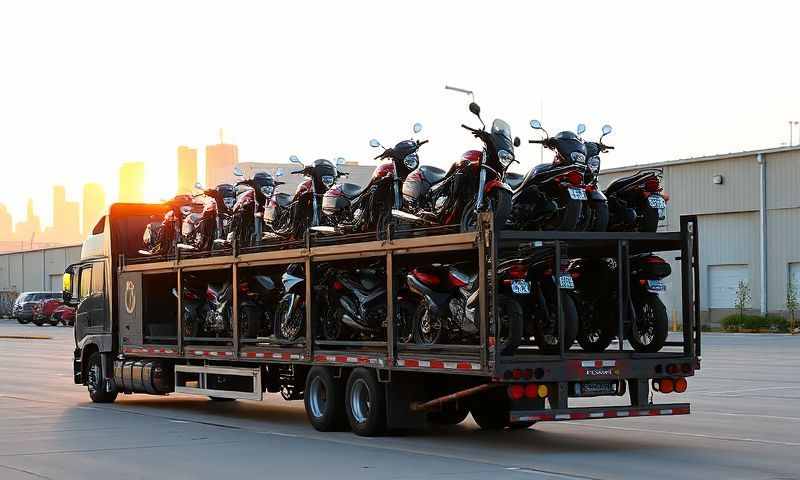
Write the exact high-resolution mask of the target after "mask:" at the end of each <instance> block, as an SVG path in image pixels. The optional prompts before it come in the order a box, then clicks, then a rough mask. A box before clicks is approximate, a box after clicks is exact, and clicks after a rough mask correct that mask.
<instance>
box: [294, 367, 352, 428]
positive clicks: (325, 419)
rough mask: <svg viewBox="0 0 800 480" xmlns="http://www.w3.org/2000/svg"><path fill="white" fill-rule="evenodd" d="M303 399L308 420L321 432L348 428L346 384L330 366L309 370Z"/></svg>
mask: <svg viewBox="0 0 800 480" xmlns="http://www.w3.org/2000/svg"><path fill="white" fill-rule="evenodd" d="M303 400H304V403H305V406H306V415H308V420H309V421H310V422H311V425H312V426H313V427H314V428H315V429H317V430H319V431H320V432H331V431H337V430H345V429H346V427H347V417H346V416H345V413H344V385H343V384H342V381H341V380H339V379H336V378H333V374H332V373H331V369H330V368H327V367H320V366H316V367H313V368H312V369H311V370H310V371H309V372H308V375H307V376H306V389H305V393H304V395H303Z"/></svg>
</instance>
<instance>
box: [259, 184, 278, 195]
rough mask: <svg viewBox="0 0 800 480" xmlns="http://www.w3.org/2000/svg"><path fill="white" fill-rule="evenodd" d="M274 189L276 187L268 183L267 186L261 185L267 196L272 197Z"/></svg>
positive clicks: (262, 191)
mask: <svg viewBox="0 0 800 480" xmlns="http://www.w3.org/2000/svg"><path fill="white" fill-rule="evenodd" d="M274 189H275V188H274V187H271V186H269V185H267V186H265V187H261V193H263V194H264V196H265V197H271V196H272V191H273V190H274Z"/></svg>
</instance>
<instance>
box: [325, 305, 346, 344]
mask: <svg viewBox="0 0 800 480" xmlns="http://www.w3.org/2000/svg"><path fill="white" fill-rule="evenodd" d="M343 316H344V310H343V309H342V307H341V306H337V307H336V308H332V309H331V308H325V307H323V308H322V313H321V314H320V315H319V320H320V324H321V325H320V327H321V328H320V331H321V333H322V339H323V340H342V339H343V338H344V331H345V326H344V324H343V323H342V317H343Z"/></svg>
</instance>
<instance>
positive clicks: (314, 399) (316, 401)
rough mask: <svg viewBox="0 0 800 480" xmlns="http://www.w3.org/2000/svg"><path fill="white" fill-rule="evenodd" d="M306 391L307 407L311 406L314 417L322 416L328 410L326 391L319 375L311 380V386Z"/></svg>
mask: <svg viewBox="0 0 800 480" xmlns="http://www.w3.org/2000/svg"><path fill="white" fill-rule="evenodd" d="M308 393H309V397H308V404H309V407H311V414H312V415H313V416H314V417H315V418H322V416H323V415H325V412H326V411H327V410H328V391H327V389H326V388H325V384H324V383H323V382H322V380H321V379H320V378H319V377H316V378H314V380H312V381H311V387H310V388H309V392H308Z"/></svg>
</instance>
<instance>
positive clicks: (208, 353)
mask: <svg viewBox="0 0 800 480" xmlns="http://www.w3.org/2000/svg"><path fill="white" fill-rule="evenodd" d="M186 353H188V354H189V355H193V356H195V357H232V356H233V352H230V351H218V350H189V351H187V352H186Z"/></svg>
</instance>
